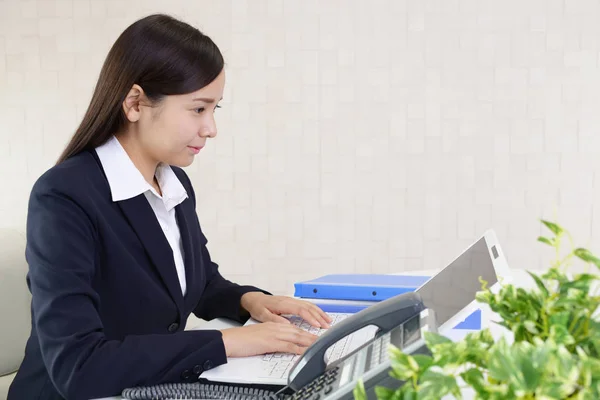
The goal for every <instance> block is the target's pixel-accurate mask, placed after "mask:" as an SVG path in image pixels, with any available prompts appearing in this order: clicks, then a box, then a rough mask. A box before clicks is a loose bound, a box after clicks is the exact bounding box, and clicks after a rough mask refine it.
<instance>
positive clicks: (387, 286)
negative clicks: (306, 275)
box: [294, 274, 430, 301]
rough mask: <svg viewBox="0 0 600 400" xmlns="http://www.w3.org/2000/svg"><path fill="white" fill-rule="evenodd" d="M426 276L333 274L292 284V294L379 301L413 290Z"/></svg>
mask: <svg viewBox="0 0 600 400" xmlns="http://www.w3.org/2000/svg"><path fill="white" fill-rule="evenodd" d="M429 278H430V277H429V276H415V275H384V274H333V275H325V276H322V277H320V278H317V279H314V280H310V281H304V282H298V283H295V284H294V289H295V291H294V296H295V297H304V298H313V299H334V300H367V301H381V300H386V299H389V298H390V297H393V296H397V295H399V294H402V293H406V292H414V291H415V290H416V289H417V288H418V287H420V286H421V285H422V284H424V283H425V282H426V281H427V280H428V279H429Z"/></svg>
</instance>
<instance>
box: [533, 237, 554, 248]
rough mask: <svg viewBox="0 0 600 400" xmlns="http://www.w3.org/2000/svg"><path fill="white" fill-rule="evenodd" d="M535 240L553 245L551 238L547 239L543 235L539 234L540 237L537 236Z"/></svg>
mask: <svg viewBox="0 0 600 400" xmlns="http://www.w3.org/2000/svg"><path fill="white" fill-rule="evenodd" d="M537 240H538V242H542V243H546V244H547V245H550V246H552V247H554V240H552V239H548V238H545V237H543V236H540V237H538V239H537Z"/></svg>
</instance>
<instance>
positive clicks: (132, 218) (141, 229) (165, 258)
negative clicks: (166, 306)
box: [118, 194, 183, 311]
mask: <svg viewBox="0 0 600 400" xmlns="http://www.w3.org/2000/svg"><path fill="white" fill-rule="evenodd" d="M118 204H119V206H120V207H121V209H122V210H123V213H124V214H125V216H126V218H127V219H128V221H129V223H130V224H131V226H132V227H133V229H134V230H135V232H136V233H137V236H138V237H139V239H140V241H141V242H142V244H143V245H144V248H145V249H146V252H147V253H148V255H149V256H150V258H151V259H152V262H153V263H154V265H155V266H156V269H157V270H158V272H159V274H160V276H161V277H162V280H163V281H164V283H165V285H166V286H167V289H168V290H169V293H170V294H171V297H172V298H173V300H174V301H175V303H176V304H177V308H178V309H179V310H180V311H181V310H183V294H182V293H181V286H180V285H179V280H178V278H177V270H176V268H175V260H174V259H173V250H172V249H171V246H170V245H169V242H168V241H167V238H166V237H165V236H164V233H163V231H162V228H161V227H160V224H159V223H158V220H157V219H156V217H155V215H154V212H153V211H152V207H150V204H149V203H148V201H147V200H146V198H145V197H144V195H143V194H141V195H139V196H136V197H133V198H131V199H127V200H123V201H119V202H118ZM182 236H183V235H182Z"/></svg>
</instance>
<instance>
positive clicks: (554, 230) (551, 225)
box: [542, 220, 564, 236]
mask: <svg viewBox="0 0 600 400" xmlns="http://www.w3.org/2000/svg"><path fill="white" fill-rule="evenodd" d="M542 223H543V224H544V225H546V227H547V228H548V229H550V230H551V231H552V233H554V234H555V235H556V236H560V235H562V234H563V232H564V229H563V228H561V227H560V226H559V225H558V224H555V223H554V222H550V221H545V220H542Z"/></svg>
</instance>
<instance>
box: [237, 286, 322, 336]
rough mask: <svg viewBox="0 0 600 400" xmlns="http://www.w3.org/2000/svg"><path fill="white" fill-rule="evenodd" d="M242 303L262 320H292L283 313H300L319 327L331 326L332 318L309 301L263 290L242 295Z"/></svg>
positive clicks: (253, 315)
mask: <svg viewBox="0 0 600 400" xmlns="http://www.w3.org/2000/svg"><path fill="white" fill-rule="evenodd" d="M241 305H242V307H243V308H245V309H246V310H247V311H248V312H249V313H250V316H251V317H252V318H254V319H255V320H257V321H260V322H268V321H272V322H280V323H285V324H289V323H290V321H289V320H287V319H286V318H284V317H282V316H281V314H292V315H299V316H300V317H302V318H303V319H304V320H305V321H307V322H308V323H309V324H311V325H312V326H316V327H317V328H329V323H331V318H330V317H329V316H328V315H327V314H326V313H325V312H324V311H323V310H321V309H320V308H319V307H317V306H316V305H314V304H313V303H310V302H308V301H304V300H299V299H294V298H293V297H287V296H269V295H266V294H264V293H261V292H249V293H246V294H244V295H243V296H242V299H241Z"/></svg>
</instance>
